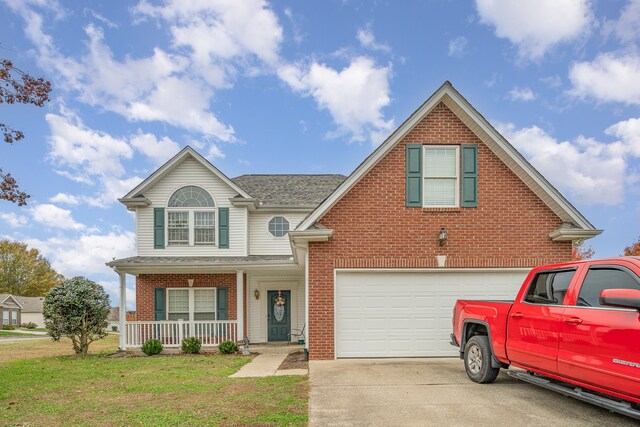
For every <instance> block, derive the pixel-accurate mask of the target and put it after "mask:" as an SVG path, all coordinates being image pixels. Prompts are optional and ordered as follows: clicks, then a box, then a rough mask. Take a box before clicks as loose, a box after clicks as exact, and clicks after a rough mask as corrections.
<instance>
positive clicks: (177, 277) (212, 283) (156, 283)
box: [136, 273, 247, 335]
mask: <svg viewBox="0 0 640 427" xmlns="http://www.w3.org/2000/svg"><path fill="white" fill-rule="evenodd" d="M188 279H194V281H193V287H194V288H196V287H215V288H228V289H229V291H228V298H229V312H228V316H227V317H228V319H229V320H235V319H237V318H238V315H237V304H236V301H237V298H236V274H235V273H231V274H140V275H138V277H137V278H136V318H137V320H139V321H144V320H153V292H154V291H153V290H154V289H155V288H188V287H189V282H188V281H187V280H188ZM243 282H244V291H243V292H244V295H245V300H246V295H247V275H246V274H244V278H243ZM243 317H244V335H247V310H246V308H245V310H244V316H243Z"/></svg>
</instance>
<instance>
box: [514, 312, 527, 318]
mask: <svg viewBox="0 0 640 427" xmlns="http://www.w3.org/2000/svg"><path fill="white" fill-rule="evenodd" d="M511 317H513V318H514V319H522V318H523V317H524V314H522V313H520V312H517V313H511Z"/></svg>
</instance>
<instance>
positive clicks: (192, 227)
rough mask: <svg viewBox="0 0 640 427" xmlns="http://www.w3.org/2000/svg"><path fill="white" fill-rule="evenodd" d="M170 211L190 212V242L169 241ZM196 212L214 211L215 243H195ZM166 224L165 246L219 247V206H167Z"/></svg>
mask: <svg viewBox="0 0 640 427" xmlns="http://www.w3.org/2000/svg"><path fill="white" fill-rule="evenodd" d="M169 212H187V213H188V214H189V243H188V244H187V245H182V244H178V243H171V242H169ZM195 212H213V243H198V244H196V243H195V239H196V238H195V236H196V231H195V227H196V221H195ZM164 223H165V224H166V226H165V238H164V240H165V246H171V247H177V248H179V247H181V246H183V247H184V246H190V247H192V246H205V247H218V208H217V207H216V208H166V209H165V213H164Z"/></svg>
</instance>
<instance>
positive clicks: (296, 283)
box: [246, 271, 308, 342]
mask: <svg viewBox="0 0 640 427" xmlns="http://www.w3.org/2000/svg"><path fill="white" fill-rule="evenodd" d="M256 289H258V290H259V291H260V299H256V297H255V290H256ZM279 289H280V290H283V291H286V290H290V291H291V302H292V307H291V328H292V329H302V328H303V327H304V321H305V315H304V276H301V275H300V274H299V273H296V272H288V271H280V272H277V273H272V274H267V273H262V274H260V275H255V274H250V275H249V276H248V279H247V296H246V301H247V310H246V312H247V322H248V324H247V332H248V334H249V340H250V341H251V342H266V341H267V292H268V291H270V290H279ZM305 335H306V336H308V334H306V329H305ZM294 339H296V338H294Z"/></svg>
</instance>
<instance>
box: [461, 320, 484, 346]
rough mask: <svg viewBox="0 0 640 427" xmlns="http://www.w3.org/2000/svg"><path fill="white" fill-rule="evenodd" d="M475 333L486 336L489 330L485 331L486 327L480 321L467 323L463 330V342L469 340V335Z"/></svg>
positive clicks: (472, 335) (474, 334)
mask: <svg viewBox="0 0 640 427" xmlns="http://www.w3.org/2000/svg"><path fill="white" fill-rule="evenodd" d="M476 335H484V336H488V335H489V332H488V331H487V327H486V326H485V325H482V324H480V323H468V324H467V327H466V329H465V331H464V342H467V341H469V340H470V339H471V337H474V336H476Z"/></svg>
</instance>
